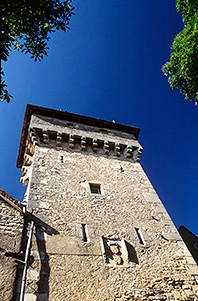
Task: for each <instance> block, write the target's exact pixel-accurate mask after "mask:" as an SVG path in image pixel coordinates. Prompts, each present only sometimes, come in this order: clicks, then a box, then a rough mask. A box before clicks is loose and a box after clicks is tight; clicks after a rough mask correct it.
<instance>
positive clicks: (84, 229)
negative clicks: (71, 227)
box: [81, 224, 88, 242]
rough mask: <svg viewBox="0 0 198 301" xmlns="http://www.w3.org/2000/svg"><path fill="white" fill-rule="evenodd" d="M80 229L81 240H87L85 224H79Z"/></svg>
mask: <svg viewBox="0 0 198 301" xmlns="http://www.w3.org/2000/svg"><path fill="white" fill-rule="evenodd" d="M81 229H82V240H83V242H88V232H87V225H86V224H81Z"/></svg>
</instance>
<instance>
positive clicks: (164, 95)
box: [0, 0, 198, 234]
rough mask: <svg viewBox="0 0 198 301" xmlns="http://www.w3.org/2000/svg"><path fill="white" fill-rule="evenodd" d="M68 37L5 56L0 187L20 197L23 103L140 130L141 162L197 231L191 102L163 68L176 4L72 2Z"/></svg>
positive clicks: (180, 221) (197, 115)
mask: <svg viewBox="0 0 198 301" xmlns="http://www.w3.org/2000/svg"><path fill="white" fill-rule="evenodd" d="M73 4H74V6H75V16H73V17H72V20H71V23H70V28H71V30H70V31H69V32H67V33H66V34H64V33H61V32H57V33H55V34H53V35H52V37H51V41H50V43H49V47H50V50H49V53H48V57H46V58H44V60H43V61H42V62H37V63H35V62H34V61H33V60H31V59H30V56H28V55H24V54H20V53H18V52H14V51H12V52H11V54H10V57H9V60H8V62H6V63H3V67H4V71H5V73H6V80H7V84H8V87H9V90H10V92H11V93H12V94H13V96H14V99H13V100H12V101H11V103H10V104H7V103H0V127H1V131H0V141H1V156H0V166H1V167H0V187H1V188H2V189H3V190H5V191H6V192H8V193H10V194H11V195H12V196H13V197H15V198H17V199H19V200H22V199H23V193H24V187H23V186H22V184H21V183H20V181H19V179H20V170H19V169H17V168H16V159H17V154H18V147H19V139H20V135H21V129H22V123H23V117H24V111H25V107H26V104H27V103H31V104H35V105H40V106H45V107H50V108H54V109H62V110H67V111H69V112H72V113H77V114H82V115H87V116H91V117H97V118H101V119H106V120H110V121H112V120H115V121H116V122H119V123H124V124H128V125H132V126H137V127H140V136H139V141H140V143H141V145H142V146H143V148H144V151H143V154H142V160H141V163H142V166H143V168H144V170H145V171H146V173H147V175H148V177H149V179H150V181H151V182H152V184H153V186H154V188H155V189H156V191H157V193H158V194H159V196H160V198H161V200H162V201H163V203H164V205H165V207H166V208H167V210H168V212H169V214H170V215H171V217H172V219H173V221H174V223H175V224H176V226H177V227H179V226H180V225H185V226H186V227H187V228H189V230H191V231H192V232H194V233H196V234H198V228H197V212H198V202H197V195H198V179H197V178H198V177H197V174H198V159H197V149H198V139H197V135H198V108H197V107H195V106H194V104H193V103H190V102H187V101H186V100H184V97H183V95H182V94H180V93H179V90H170V88H169V85H168V82H167V79H166V77H165V76H164V75H163V73H162V71H161V67H162V65H163V64H164V63H165V62H166V61H168V60H169V54H170V47H171V44H172V41H173V38H174V36H175V35H176V34H177V33H178V32H179V31H180V30H181V29H182V28H183V24H182V19H181V15H180V14H179V13H177V12H176V9H175V1H173V0H170V1H167V0H160V1H159V0H150V1H146V0H125V1H122V2H120V1H117V0H109V1H108V2H107V1H104V0H98V1H91V0H84V1H79V0H73Z"/></svg>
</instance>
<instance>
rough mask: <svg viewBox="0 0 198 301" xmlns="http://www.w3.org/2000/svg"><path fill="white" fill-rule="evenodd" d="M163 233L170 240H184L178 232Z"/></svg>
mask: <svg viewBox="0 0 198 301" xmlns="http://www.w3.org/2000/svg"><path fill="white" fill-rule="evenodd" d="M162 235H163V236H164V237H165V238H166V239H168V240H177V241H178V240H182V239H181V237H180V235H179V234H178V233H177V232H175V233H163V234H162Z"/></svg>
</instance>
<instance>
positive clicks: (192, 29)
mask: <svg viewBox="0 0 198 301" xmlns="http://www.w3.org/2000/svg"><path fill="white" fill-rule="evenodd" d="M176 8H177V10H178V12H180V13H181V14H182V18H183V23H184V29H183V30H182V31H181V32H180V33H179V34H178V35H177V36H176V37H175V39H174V42H173V45H172V48H171V55H170V62H167V63H166V64H165V65H164V66H163V68H162V70H163V72H164V74H165V75H166V76H168V81H169V83H170V87H171V88H172V89H173V88H174V87H175V88H180V91H181V93H183V94H184V95H185V98H186V99H187V100H191V101H194V102H195V104H196V105H197V104H198V1H197V0H176Z"/></svg>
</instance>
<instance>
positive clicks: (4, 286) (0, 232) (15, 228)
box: [0, 195, 24, 301]
mask: <svg viewBox="0 0 198 301" xmlns="http://www.w3.org/2000/svg"><path fill="white" fill-rule="evenodd" d="M23 222H24V221H23V216H22V215H20V213H19V212H18V211H17V210H16V209H15V208H13V207H12V206H10V205H9V204H7V203H6V202H5V201H4V200H3V199H2V198H1V195H0V300H6V301H7V300H8V301H9V300H12V297H13V295H14V286H15V277H16V271H17V263H16V261H15V257H17V256H18V255H19V253H20V250H21V239H22V231H23Z"/></svg>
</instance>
